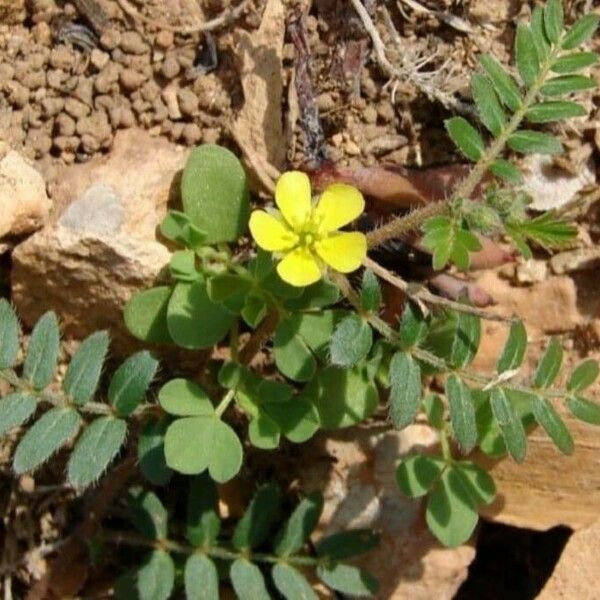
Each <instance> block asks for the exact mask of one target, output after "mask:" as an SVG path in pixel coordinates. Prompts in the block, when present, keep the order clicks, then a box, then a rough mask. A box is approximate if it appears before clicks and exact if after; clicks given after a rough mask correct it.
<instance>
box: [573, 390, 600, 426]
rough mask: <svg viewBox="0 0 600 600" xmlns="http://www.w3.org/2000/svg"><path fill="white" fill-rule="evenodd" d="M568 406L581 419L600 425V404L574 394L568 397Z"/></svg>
mask: <svg viewBox="0 0 600 600" xmlns="http://www.w3.org/2000/svg"><path fill="white" fill-rule="evenodd" d="M567 408H568V409H569V410H570V411H571V414H572V415H573V416H574V417H576V418H577V419H579V420H580V421H584V422H585V423H590V424H591V425H600V405H598V404H596V403H595V402H592V401H591V400H587V399H586V398H581V397H580V396H572V397H570V398H567Z"/></svg>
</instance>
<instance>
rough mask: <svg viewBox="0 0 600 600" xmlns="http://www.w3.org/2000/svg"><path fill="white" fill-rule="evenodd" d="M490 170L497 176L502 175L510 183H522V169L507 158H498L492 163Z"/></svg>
mask: <svg viewBox="0 0 600 600" xmlns="http://www.w3.org/2000/svg"><path fill="white" fill-rule="evenodd" d="M490 171H491V172H492V173H493V174H494V175H496V177H500V178H501V179H504V180H505V181H508V182H509V183H522V182H523V175H522V174H521V171H519V169H517V167H515V165H513V164H512V163H510V162H508V161H507V160H503V159H501V158H497V159H496V160H495V161H494V162H492V164H491V165H490Z"/></svg>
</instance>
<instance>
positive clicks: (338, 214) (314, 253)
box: [250, 171, 367, 287]
mask: <svg viewBox="0 0 600 600" xmlns="http://www.w3.org/2000/svg"><path fill="white" fill-rule="evenodd" d="M275 203H276V204H277V207H278V208H279V210H278V211H277V210H274V211H271V212H265V211H264V210H255V211H254V212H253V213H252V215H250V232H251V233H252V237H253V238H254V240H255V241H256V243H257V244H258V245H259V246H260V247H261V248H262V249H263V250H267V251H269V252H276V253H278V254H281V255H282V256H283V258H282V260H281V262H279V263H278V265H277V272H278V273H279V276H280V277H281V279H283V280H284V281H287V283H289V284H291V285H294V286H297V287H302V286H306V285H310V284H311V283H315V281H318V280H319V279H320V278H321V276H322V274H323V271H324V270H325V269H326V266H327V265H329V266H330V267H332V268H333V269H334V270H336V271H339V272H341V273H350V272H351V271H355V270H356V269H358V268H359V267H360V265H361V263H362V261H363V259H364V258H365V256H366V254H367V240H366V238H365V236H364V235H363V234H362V233H359V232H356V231H351V232H348V231H341V232H339V231H337V230H338V229H339V228H340V227H343V226H344V225H347V224H348V223H350V222H351V221H353V220H354V219H356V218H357V217H358V216H359V215H360V214H361V213H362V212H363V210H364V208H365V201H364V199H363V197H362V194H361V193H360V192H359V191H358V190H357V189H356V188H354V187H352V186H351V185H346V184H344V183H334V184H332V185H330V186H328V187H327V188H326V189H325V191H324V192H323V193H322V194H321V197H320V198H319V201H318V203H317V204H316V205H313V202H312V196H311V190H310V180H309V179H308V176H307V175H306V174H305V173H301V172H300V171H289V172H288V173H284V174H283V175H282V176H281V177H280V178H279V180H278V181H277V186H276V188H275Z"/></svg>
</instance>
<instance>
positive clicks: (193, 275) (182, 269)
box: [169, 250, 200, 282]
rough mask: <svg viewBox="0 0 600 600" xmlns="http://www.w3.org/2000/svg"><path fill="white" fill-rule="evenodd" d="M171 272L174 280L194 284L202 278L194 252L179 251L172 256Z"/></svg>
mask: <svg viewBox="0 0 600 600" xmlns="http://www.w3.org/2000/svg"><path fill="white" fill-rule="evenodd" d="M169 271H170V273H171V277H172V278H173V279H177V280H178V281H189V282H194V281H196V280H197V279H198V278H199V277H200V273H199V272H198V271H197V270H196V254H195V252H194V251H193V250H177V251H176V252H173V254H172V255H171V260H170V262H169Z"/></svg>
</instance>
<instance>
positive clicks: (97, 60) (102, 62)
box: [90, 48, 110, 71]
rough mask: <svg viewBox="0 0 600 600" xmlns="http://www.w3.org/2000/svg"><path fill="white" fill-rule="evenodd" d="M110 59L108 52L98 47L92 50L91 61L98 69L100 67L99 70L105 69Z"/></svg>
mask: <svg viewBox="0 0 600 600" xmlns="http://www.w3.org/2000/svg"><path fill="white" fill-rule="evenodd" d="M109 60H110V55H109V54H108V53H107V52H103V51H102V50H99V49H98V48H94V49H93V50H92V52H91V53H90V63H91V64H92V65H93V66H94V67H95V68H96V69H98V71H101V70H102V69H104V67H105V66H106V65H107V64H108V61H109Z"/></svg>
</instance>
